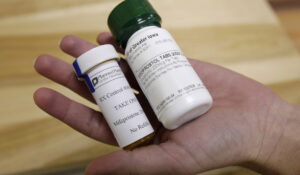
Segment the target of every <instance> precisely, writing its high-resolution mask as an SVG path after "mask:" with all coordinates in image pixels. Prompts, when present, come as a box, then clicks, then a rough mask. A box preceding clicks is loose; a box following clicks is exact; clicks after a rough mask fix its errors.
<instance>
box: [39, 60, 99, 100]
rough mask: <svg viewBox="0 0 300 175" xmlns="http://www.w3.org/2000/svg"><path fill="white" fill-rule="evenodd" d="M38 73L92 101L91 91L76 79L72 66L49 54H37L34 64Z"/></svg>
mask: <svg viewBox="0 0 300 175" xmlns="http://www.w3.org/2000/svg"><path fill="white" fill-rule="evenodd" d="M34 68H35V69H36V71H37V72H38V73H40V74H41V75H43V76H45V77H46V78H49V79H50V80H53V81H54V82H57V83H58V84H61V85H63V86H65V87H67V88H69V89H71V90H72V91H74V92H75V93H77V94H79V95H80V96H82V97H84V98H86V99H88V100H89V101H91V102H94V99H93V97H92V95H91V93H90V92H89V91H88V89H87V87H86V86H85V84H84V83H83V82H80V81H78V79H77V77H76V75H75V73H74V70H73V68H72V66H71V65H70V64H68V63H66V62H64V61H62V60H60V59H58V58H55V57H53V56H50V55H41V56H39V57H38V58H37V59H36V61H35V64H34Z"/></svg>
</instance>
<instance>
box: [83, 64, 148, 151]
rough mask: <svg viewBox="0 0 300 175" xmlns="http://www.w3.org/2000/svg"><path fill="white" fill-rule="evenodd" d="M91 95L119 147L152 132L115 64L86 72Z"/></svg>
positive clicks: (103, 65)
mask: <svg viewBox="0 0 300 175" xmlns="http://www.w3.org/2000/svg"><path fill="white" fill-rule="evenodd" d="M88 76H89V78H90V80H91V83H92V85H93V87H94V89H95V92H94V93H93V96H94V98H95V100H96V102H97V104H98V105H99V107H100V109H101V111H102V113H103V115H104V117H105V119H106V121H107V123H108V125H109V126H110V128H111V130H112V132H113V133H114V136H115V137H116V140H117V142H118V144H119V145H120V147H125V146H128V145H130V144H132V143H134V142H135V141H137V140H139V139H141V138H143V137H145V136H147V135H149V134H151V133H153V132H154V130H153V128H152V126H151V124H150V122H149V121H148V118H147V117H146V115H145V113H144V111H143V109H142V107H141V105H140V104H139V102H138V100H137V99H136V97H135V95H134V93H133V91H132V89H131V87H130V86H129V84H128V82H127V80H126V78H125V76H124V74H123V72H122V70H121V69H120V67H119V65H118V63H117V62H116V61H109V62H106V63H103V64H101V65H99V66H98V67H96V68H94V69H93V70H91V71H90V72H89V73H88Z"/></svg>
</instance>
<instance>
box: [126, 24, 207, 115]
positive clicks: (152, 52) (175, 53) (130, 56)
mask: <svg viewBox="0 0 300 175" xmlns="http://www.w3.org/2000/svg"><path fill="white" fill-rule="evenodd" d="M125 55H126V59H127V61H128V63H129V65H130V67H131V69H132V71H133V73H134V75H135V77H136V79H137V81H138V83H139V85H140V86H141V88H142V90H143V92H144V93H145V95H146V97H147V98H148V100H149V102H150V104H151V106H152V108H153V110H154V111H155V113H156V115H157V116H158V118H160V114H162V113H163V112H164V111H165V110H166V109H167V108H168V107H170V106H172V105H173V104H175V103H176V100H178V99H180V98H183V97H184V96H186V95H189V94H191V93H194V92H197V91H198V92H199V91H202V90H204V89H205V91H206V88H205V86H204V85H203V83H202V81H201V80H200V78H199V77H198V75H197V74H196V72H195V71H194V69H193V68H192V66H191V64H190V63H189V61H188V60H187V59H186V57H185V56H184V55H183V53H182V51H181V50H180V48H179V46H178V45H177V44H176V42H175V40H174V39H173V37H172V36H171V35H170V33H169V32H168V31H166V30H165V29H162V28H158V27H146V28H143V29H141V30H140V31H138V32H136V33H135V34H134V35H133V36H132V37H131V38H130V39H129V41H128V43H127V47H126V50H125Z"/></svg>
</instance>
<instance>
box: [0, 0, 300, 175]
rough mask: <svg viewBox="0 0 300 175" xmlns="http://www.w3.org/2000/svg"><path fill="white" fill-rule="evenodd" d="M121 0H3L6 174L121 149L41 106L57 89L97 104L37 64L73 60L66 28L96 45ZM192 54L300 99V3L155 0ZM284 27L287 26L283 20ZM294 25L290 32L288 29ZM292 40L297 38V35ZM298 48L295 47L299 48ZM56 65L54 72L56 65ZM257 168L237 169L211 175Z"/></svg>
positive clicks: (49, 170) (77, 169) (0, 33)
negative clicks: (64, 42) (42, 92)
mask: <svg viewBox="0 0 300 175" xmlns="http://www.w3.org/2000/svg"><path fill="white" fill-rule="evenodd" d="M119 2H120V0H52V1H46V0H26V1H23V0H2V1H0V53H1V54H0V55H1V56H0V60H1V64H0V78H1V81H0V97H1V101H0V119H1V120H0V174H1V175H2V174H31V175H32V174H70V175H71V174H82V172H83V171H84V168H85V166H86V165H87V164H88V163H89V162H90V161H91V160H93V159H95V158H96V157H99V156H101V155H103V154H107V153H110V152H112V151H115V150H118V148H116V147H111V146H108V145H105V144H102V143H99V142H97V141H94V140H92V139H89V138H87V137H85V136H83V135H82V134H79V133H77V132H76V131H74V130H73V129H71V128H69V127H68V126H66V125H64V124H62V123H61V122H59V121H57V120H56V119H54V118H52V117H51V116H49V115H48V114H46V113H44V112H42V111H41V110H40V109H38V108H37V107H36V106H35V104H34V102H33V99H32V95H33V93H34V91H35V90H36V89H38V88H39V87H50V88H53V89H55V90H57V91H59V92H61V93H62V94H64V95H66V96H69V97H70V98H72V99H74V100H77V101H80V102H81V103H84V104H86V105H88V106H91V107H93V108H95V109H97V107H96V106H95V105H93V104H90V103H89V102H87V101H85V100H83V99H82V98H80V97H79V96H77V95H76V94H74V93H72V92H70V91H69V90H67V89H66V88H64V87H61V86H59V85H57V84H55V83H53V82H51V81H49V80H47V79H45V78H43V77H41V76H39V75H38V74H37V73H36V72H35V71H34V69H33V64H34V60H35V59H36V57H37V56H38V55H40V54H42V53H47V54H51V55H53V56H56V57H59V58H61V59H63V60H65V61H67V62H69V63H71V62H72V61H73V58H71V57H70V56H67V55H66V54H64V53H63V52H62V51H60V50H59V48H58V44H59V42H60V40H61V38H62V37H63V36H64V35H66V34H74V35H78V36H80V37H82V38H84V39H87V40H89V41H91V42H94V43H95V38H96V36H97V35H98V34H99V33H100V32H104V31H107V30H108V28H107V26H106V19H107V16H108V14H109V12H110V10H111V9H112V8H113V7H114V6H115V5H116V4H118V3H119ZM151 2H152V3H153V5H154V7H155V8H156V9H157V11H158V12H159V13H160V14H161V16H162V18H163V26H164V28H166V29H168V30H169V31H170V32H171V33H172V34H173V36H174V37H175V39H176V40H177V41H178V44H179V45H180V46H181V48H182V50H183V51H184V52H185V55H186V56H188V57H190V58H195V59H199V60H203V61H208V62H211V63H215V64H218V65H221V66H224V67H227V68H229V69H232V70H235V71H237V72H240V73H242V74H244V75H246V76H249V77H251V78H253V79H255V80H257V81H260V82H262V83H264V84H265V85H267V86H269V87H271V88H272V89H273V90H274V91H275V92H276V93H278V94H279V95H280V96H282V98H284V99H285V100H287V101H289V102H291V103H293V104H297V105H300V93H299V92H300V69H299V68H300V57H299V54H298V52H297V49H296V47H297V48H298V50H300V24H299V23H300V20H299V19H300V7H299V8H297V7H292V8H284V9H281V8H280V7H278V6H276V13H277V15H278V16H279V20H278V18H277V17H276V14H274V12H273V11H272V9H271V8H270V6H269V5H268V3H267V2H265V1H264V0H251V1H249V0H226V1H218V0H189V1H188V3H187V1H180V0H164V1H160V0H152V1H151ZM280 23H282V25H283V26H284V27H283V28H282V26H281V24H280ZM285 30H286V31H288V33H286V32H285ZM289 37H290V38H291V39H292V40H290V38H289ZM295 46H296V47H295ZM53 71H55V70H53ZM217 174H218V175H225V174H226V175H229V174H230V175H233V174H242V175H250V174H256V173H254V172H251V171H249V170H246V169H242V168H239V167H230V168H225V169H221V170H215V171H211V172H207V173H204V175H217Z"/></svg>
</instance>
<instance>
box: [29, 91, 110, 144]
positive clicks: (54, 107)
mask: <svg viewBox="0 0 300 175" xmlns="http://www.w3.org/2000/svg"><path fill="white" fill-rule="evenodd" d="M34 101H35V103H36V104H37V106H39V107H40V108H41V109H42V110H44V111H45V112H47V113H48V114H50V115H52V116H53V117H55V118H57V119H59V120H61V121H62V122H64V123H65V124H67V125H69V126H70V127H72V128H74V129H75V130H77V131H79V132H81V133H83V134H85V135H87V136H88V137H91V138H94V139H96V140H99V141H101V142H104V143H108V144H113V145H116V140H115V139H114V136H113V134H112V132H111V130H110V128H109V126H108V124H107V123H106V121H105V119H104V118H103V116H102V115H101V113H100V112H97V111H94V110H93V109H91V108H88V107H86V106H84V105H82V104H80V103H77V102H75V101H72V100H70V99H69V98H67V97H65V96H63V95H62V94H60V93H58V92H56V91H53V90H51V89H47V88H41V89H38V90H37V91H36V92H35V93H34Z"/></svg>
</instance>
